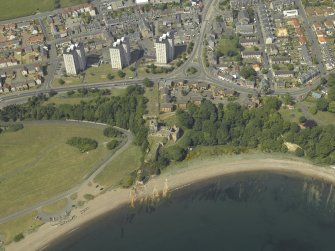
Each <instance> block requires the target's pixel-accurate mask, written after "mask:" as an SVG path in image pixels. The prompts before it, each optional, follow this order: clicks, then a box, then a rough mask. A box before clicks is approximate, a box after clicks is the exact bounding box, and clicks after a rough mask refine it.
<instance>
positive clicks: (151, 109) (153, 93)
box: [144, 84, 159, 116]
mask: <svg viewBox="0 0 335 251" xmlns="http://www.w3.org/2000/svg"><path fill="white" fill-rule="evenodd" d="M158 95H159V94H158V85H157V84H155V85H154V86H153V87H152V88H145V94H144V96H145V97H146V98H147V99H149V102H148V103H147V110H148V115H155V116H158V115H159V105H158V102H159V100H158Z"/></svg>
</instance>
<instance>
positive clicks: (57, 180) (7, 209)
mask: <svg viewBox="0 0 335 251" xmlns="http://www.w3.org/2000/svg"><path fill="white" fill-rule="evenodd" d="M102 130H103V129H102V128H101V127H94V126H91V125H85V124H82V125H77V124H68V123H66V122H63V123H62V122H55V123H36V124H25V126H24V129H22V130H20V131H17V132H6V133H2V134H0V156H1V161H0V201H1V203H0V217H1V216H5V215H8V214H10V213H13V212H16V211H18V210H20V209H23V208H26V207H29V206H32V205H34V204H36V203H38V202H40V201H42V200H45V199H48V198H50V197H51V196H52V195H56V194H58V193H60V192H63V191H67V190H68V189H70V188H72V187H74V186H75V185H76V184H78V183H79V182H80V181H81V180H82V179H83V178H84V177H85V175H86V174H87V173H88V172H89V171H90V170H91V169H92V168H94V167H96V165H97V164H98V163H99V162H100V161H101V160H103V159H104V158H106V157H107V156H108V154H109V153H110V152H109V151H108V150H107V148H106V146H105V143H106V142H108V141H109V139H108V138H106V137H105V136H103V133H102ZM73 136H78V137H88V138H92V139H95V140H97V141H98V142H99V145H98V148H97V149H95V150H92V151H90V152H88V153H80V151H79V150H78V149H76V148H74V147H71V146H69V145H67V144H66V140H67V139H68V138H70V137H73Z"/></svg>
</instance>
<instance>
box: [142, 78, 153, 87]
mask: <svg viewBox="0 0 335 251" xmlns="http://www.w3.org/2000/svg"><path fill="white" fill-rule="evenodd" d="M143 84H144V86H145V87H153V86H154V82H153V81H151V80H150V79H148V78H145V79H143Z"/></svg>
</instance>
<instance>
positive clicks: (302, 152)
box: [295, 147, 305, 157]
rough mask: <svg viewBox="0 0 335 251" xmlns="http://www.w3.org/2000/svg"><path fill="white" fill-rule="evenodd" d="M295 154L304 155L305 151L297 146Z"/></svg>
mask: <svg viewBox="0 0 335 251" xmlns="http://www.w3.org/2000/svg"><path fill="white" fill-rule="evenodd" d="M295 155H297V156H298V157H303V156H304V155H305V151H304V150H302V149H301V148H300V147H298V148H297V149H296V150H295Z"/></svg>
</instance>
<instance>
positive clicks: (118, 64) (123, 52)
mask: <svg viewBox="0 0 335 251" xmlns="http://www.w3.org/2000/svg"><path fill="white" fill-rule="evenodd" d="M109 53H110V57H111V65H112V68H115V69H122V68H123V67H126V66H128V65H129V64H130V44H129V39H128V38H127V37H122V38H121V39H118V40H116V42H114V43H113V45H112V47H111V48H110V49H109Z"/></svg>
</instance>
